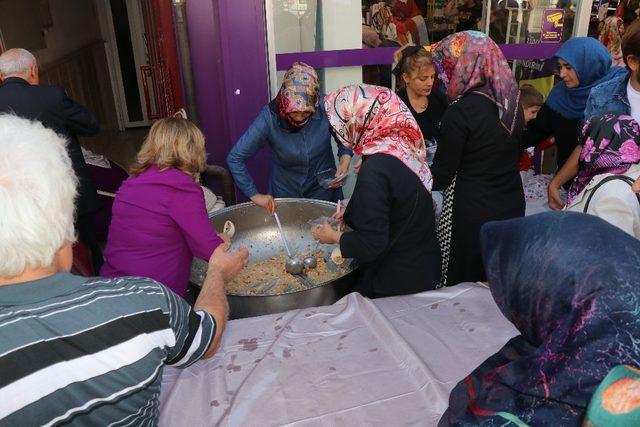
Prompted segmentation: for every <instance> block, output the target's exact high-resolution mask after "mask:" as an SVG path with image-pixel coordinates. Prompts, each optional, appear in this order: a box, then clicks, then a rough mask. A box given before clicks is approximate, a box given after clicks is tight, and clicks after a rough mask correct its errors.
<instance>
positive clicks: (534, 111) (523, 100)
mask: <svg viewBox="0 0 640 427" xmlns="http://www.w3.org/2000/svg"><path fill="white" fill-rule="evenodd" d="M520 104H522V109H523V110H524V124H525V125H527V124H529V122H530V121H531V120H533V119H535V118H536V116H537V115H538V111H540V108H541V107H542V104H544V98H543V96H542V94H541V93H540V92H538V90H537V89H536V88H535V87H533V86H531V85H522V86H521V87H520Z"/></svg>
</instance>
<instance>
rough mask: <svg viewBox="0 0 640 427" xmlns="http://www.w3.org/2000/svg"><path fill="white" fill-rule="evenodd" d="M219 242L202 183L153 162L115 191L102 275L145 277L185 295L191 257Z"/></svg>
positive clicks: (203, 254)
mask: <svg viewBox="0 0 640 427" xmlns="http://www.w3.org/2000/svg"><path fill="white" fill-rule="evenodd" d="M221 243H222V239H220V237H218V234H217V233H216V230H215V229H214V228H213V226H212V225H211V223H210V222H209V218H208V217H207V209H206V207H205V203H204V195H203V193H202V188H200V186H199V185H198V184H197V183H196V182H195V181H194V180H193V179H192V178H191V177H190V176H189V175H187V174H186V173H184V172H182V171H180V170H178V169H173V168H172V169H168V170H166V171H162V172H160V171H159V170H158V169H157V168H156V167H155V166H152V167H150V168H149V169H147V170H146V171H144V172H143V173H141V174H140V175H138V176H132V177H129V178H128V179H127V180H126V181H125V182H124V183H123V184H122V186H121V187H120V189H119V190H118V193H117V194H116V199H115V201H114V203H113V215H112V219H111V225H110V227H109V238H108V241H107V246H106V248H105V251H104V255H105V258H106V261H105V263H104V265H103V266H102V269H101V270H100V275H101V276H103V277H121V276H143V277H149V278H151V279H155V280H157V281H158V282H160V283H162V284H164V285H166V286H168V287H169V288H171V289H172V290H173V291H174V292H175V293H177V294H178V295H180V296H183V297H184V296H185V294H186V291H187V285H188V282H189V270H190V267H191V259H192V258H193V257H198V258H202V259H204V260H208V259H209V257H210V256H211V254H212V253H213V250H214V249H215V248H216V247H217V246H218V245H220V244H221Z"/></svg>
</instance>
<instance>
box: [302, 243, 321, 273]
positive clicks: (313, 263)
mask: <svg viewBox="0 0 640 427" xmlns="http://www.w3.org/2000/svg"><path fill="white" fill-rule="evenodd" d="M319 246H320V240H318V241H317V242H316V246H315V247H314V248H313V251H311V255H310V256H308V257H306V258H305V259H303V260H302V264H304V266H305V267H307V268H316V267H317V266H318V259H317V258H316V252H318V247H319Z"/></svg>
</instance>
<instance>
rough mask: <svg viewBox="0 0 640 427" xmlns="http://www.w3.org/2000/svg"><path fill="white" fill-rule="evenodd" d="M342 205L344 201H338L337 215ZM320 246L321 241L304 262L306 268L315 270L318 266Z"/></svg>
mask: <svg viewBox="0 0 640 427" xmlns="http://www.w3.org/2000/svg"><path fill="white" fill-rule="evenodd" d="M341 203H342V201H341V200H338V203H337V204H336V213H339V212H340V208H341V206H342V205H341ZM319 246H320V240H318V241H317V242H316V246H315V247H314V248H313V251H311V255H310V256H308V257H306V258H305V259H303V260H302V263H303V264H304V266H305V267H307V268H310V269H313V268H316V267H317V266H318V259H317V258H316V252H317V251H318V247H319Z"/></svg>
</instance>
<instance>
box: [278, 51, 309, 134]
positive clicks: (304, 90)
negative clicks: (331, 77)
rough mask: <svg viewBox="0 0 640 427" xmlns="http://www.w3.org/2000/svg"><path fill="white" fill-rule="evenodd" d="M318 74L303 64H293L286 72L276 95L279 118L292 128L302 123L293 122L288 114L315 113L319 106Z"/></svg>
mask: <svg viewBox="0 0 640 427" xmlns="http://www.w3.org/2000/svg"><path fill="white" fill-rule="evenodd" d="M319 90H320V84H319V83H318V73H316V70H314V69H313V67H312V66H310V65H307V64H305V63H304V62H294V63H293V64H292V65H291V67H290V68H289V69H288V70H287V72H286V73H285V75H284V79H283V81H282V86H281V87H280V90H279V91H278V95H276V98H275V102H276V104H277V105H278V113H279V115H280V118H281V119H283V120H287V121H288V122H289V123H290V124H291V125H292V126H295V127H302V126H304V125H305V124H306V123H307V121H309V119H308V118H307V119H306V120H305V121H304V122H295V121H293V120H291V118H290V117H289V114H290V113H307V112H308V113H312V114H313V113H315V111H316V109H317V108H318V106H319V103H320V101H319V97H318V92H319Z"/></svg>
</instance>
